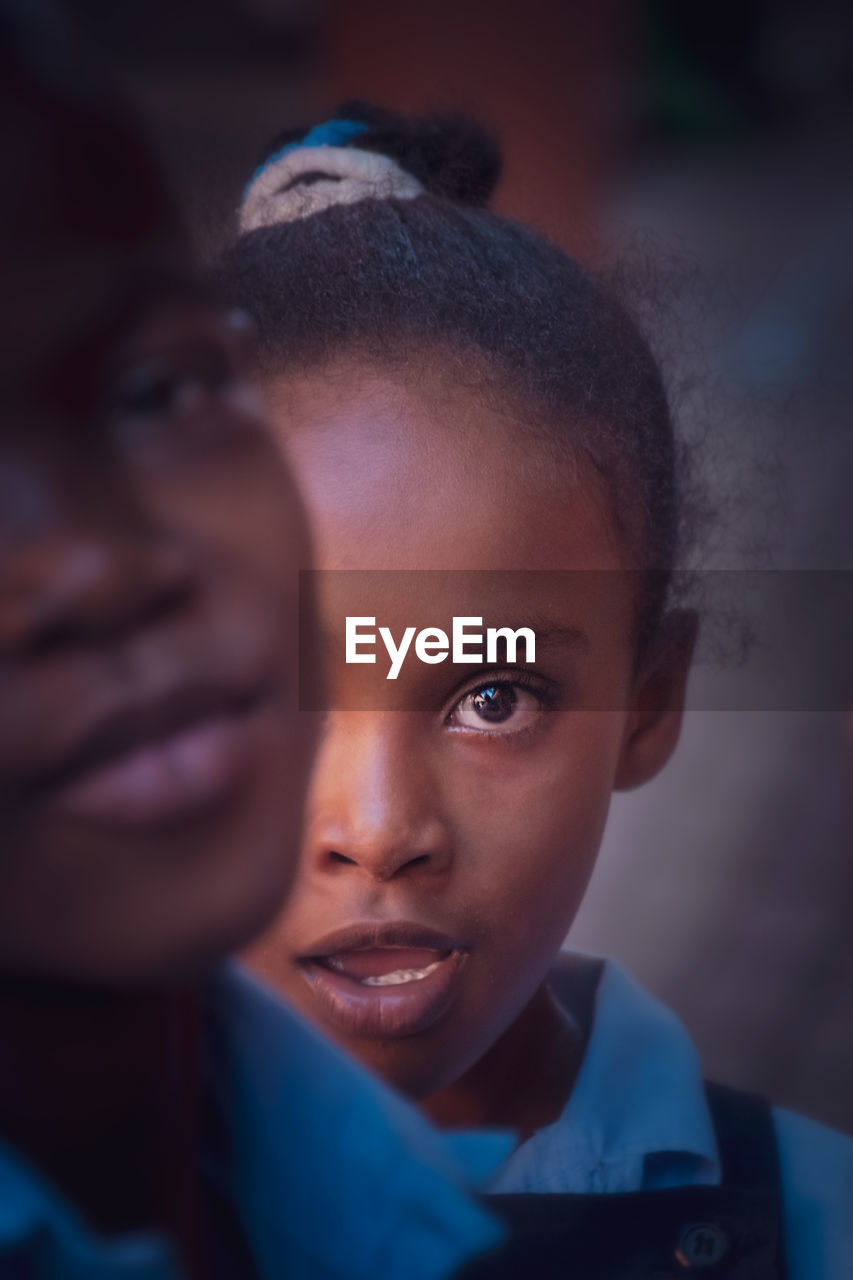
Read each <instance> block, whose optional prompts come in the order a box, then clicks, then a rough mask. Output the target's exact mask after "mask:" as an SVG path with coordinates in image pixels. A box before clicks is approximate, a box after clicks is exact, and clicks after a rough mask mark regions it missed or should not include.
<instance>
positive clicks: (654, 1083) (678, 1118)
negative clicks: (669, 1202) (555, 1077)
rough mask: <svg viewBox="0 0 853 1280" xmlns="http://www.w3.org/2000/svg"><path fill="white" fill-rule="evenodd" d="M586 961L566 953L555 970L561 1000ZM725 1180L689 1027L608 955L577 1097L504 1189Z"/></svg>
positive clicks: (532, 1145)
mask: <svg viewBox="0 0 853 1280" xmlns="http://www.w3.org/2000/svg"><path fill="white" fill-rule="evenodd" d="M584 962H585V960H584V958H583V957H578V956H575V955H568V954H564V955H563V956H561V958H560V961H559V962H558V964H557V965H556V966H555V968H554V970H553V972H552V975H551V987H552V990H553V991H554V994H555V996H556V997H557V999H558V1000H560V998H561V994H562V995H563V998H564V999H565V998H566V990H567V987H568V985H569V983H568V982H567V978H568V976H569V973H570V972H572V971H574V972H576V971H577V967H578V965H582V964H583V963H584ZM598 963H600V962H598ZM719 1181H720V1164H719V1158H718V1153H717V1144H716V1139H715V1136H714V1129H713V1124H712V1121H711V1117H710V1114H709V1112H708V1107H707V1103H706V1101H705V1092H704V1085H703V1080H702V1071H701V1066H700V1063H699V1058H698V1055H697V1053H696V1050H695V1048H694V1047H693V1045H692V1043H691V1041H690V1038H689V1036H688V1035H687V1032H686V1031H685V1029H684V1028H683V1027H682V1026H681V1024H680V1023H679V1021H678V1019H677V1018H676V1017H675V1016H674V1015H673V1014H672V1013H671V1012H670V1011H669V1010H668V1009H666V1008H665V1007H664V1006H663V1005H662V1004H660V1003H659V1002H658V1001H657V1000H655V999H654V997H653V996H650V995H649V994H648V993H647V992H646V991H644V990H643V988H642V987H640V986H639V985H638V984H637V983H636V982H635V981H634V980H633V979H632V978H630V977H629V976H628V975H627V974H626V973H625V972H624V970H622V969H621V968H620V967H619V966H618V965H617V964H615V963H614V962H612V961H609V960H608V961H606V962H604V963H603V968H602V972H601V978H600V981H599V984H598V989H597V992H596V997H595V1006H594V1016H593V1020H592V1027H591V1030H590V1034H589V1039H588V1042H587V1046H586V1050H585V1052H584V1056H583V1061H582V1063H581V1067H580V1070H579V1072H578V1076H577V1079H576V1081H575V1084H574V1088H573V1089H572V1092H571V1096H570V1097H569V1100H568V1102H567V1103H566V1106H565V1108H564V1110H563V1112H562V1114H561V1115H560V1117H559V1119H558V1120H557V1121H555V1123H554V1124H552V1125H549V1126H548V1127H547V1128H545V1129H541V1130H540V1131H539V1132H538V1133H536V1134H534V1135H533V1137H532V1138H531V1139H529V1141H528V1142H525V1143H523V1144H522V1146H521V1147H519V1149H518V1150H517V1151H516V1152H515V1153H514V1154H513V1156H512V1157H511V1159H510V1160H509V1162H508V1164H507V1166H506V1168H505V1170H504V1171H503V1172H502V1174H501V1175H499V1177H498V1179H497V1180H496V1182H495V1184H494V1189H495V1190H498V1191H510V1190H524V1191H534V1190H537V1191H564V1192H576V1193H584V1192H600V1191H638V1190H653V1189H661V1188H663V1187H665V1186H672V1185H689V1184H696V1183H718V1182H719Z"/></svg>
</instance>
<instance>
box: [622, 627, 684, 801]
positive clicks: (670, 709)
mask: <svg viewBox="0 0 853 1280" xmlns="http://www.w3.org/2000/svg"><path fill="white" fill-rule="evenodd" d="M698 632H699V619H698V616H697V614H696V612H695V610H693V609H674V610H672V612H671V613H668V614H667V615H666V617H665V618H664V620H663V622H662V624H661V628H660V634H659V636H658V639H657V641H656V642H655V644H654V646H653V649H652V651H651V652H650V653H649V654H648V656H647V658H646V660H645V662H644V663H643V666H642V668H641V669H640V671H639V673H638V675H637V679H636V684H635V688H634V694H633V697H632V700H631V710H630V713H629V715H628V718H627V721H626V725H625V737H624V739H623V742H622V753H621V755H620V758H619V765H618V767H617V770H616V779H615V783H614V786H615V789H616V790H617V791H630V790H631V788H632V787H639V786H642V784H643V783H644V782H648V781H649V779H650V778H653V777H654V776H655V774H657V773H659V772H660V770H661V769H662V768H663V766H664V765H665V764H666V762H667V760H668V759H669V757H670V756H671V755H672V753H673V751H674V750H675V747H676V744H677V742H678V738H679V735H680V733H681V720H682V716H683V714H684V698H685V693H686V690H687V676H688V673H689V671H690V663H691V661H692V658H693V650H694V648H695V646H696V636H697V634H698Z"/></svg>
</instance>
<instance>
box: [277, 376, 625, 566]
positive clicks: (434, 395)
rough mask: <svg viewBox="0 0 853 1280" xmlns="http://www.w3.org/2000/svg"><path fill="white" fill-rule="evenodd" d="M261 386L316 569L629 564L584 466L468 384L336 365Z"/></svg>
mask: <svg viewBox="0 0 853 1280" xmlns="http://www.w3.org/2000/svg"><path fill="white" fill-rule="evenodd" d="M268 390H269V396H270V407H271V410H272V417H273V421H274V424H275V426H276V429H277V431H278V433H279V436H280V439H281V440H282V442H283V444H284V446H285V449H286V452H287V454H288V457H289V458H290V459H291V462H292V465H293V467H294V469H295V472H296V476H297V481H298V483H299V484H300V486H301V488H302V491H303V493H304V495H305V498H306V501H307V504H308V507H309V512H310V514H311V517H312V521H313V524H314V532H315V538H316V549H317V553H318V563H319V564H320V565H322V567H323V568H326V569H366V568H370V569H397V570H419V569H446V570H463V571H469V570H489V571H494V570H498V571H501V570H503V571H506V570H532V569H538V570H576V569H590V570H610V569H621V568H625V567H627V560H626V557H625V555H624V552H623V549H622V547H621V545H620V540H619V538H618V535H617V533H616V531H615V529H614V527H613V522H612V519H611V517H610V515H609V510H608V501H607V496H606V493H605V491H604V488H603V485H601V483H600V482H599V481H598V478H597V477H596V475H595V473H594V472H593V471H592V469H591V467H589V466H587V465H586V464H585V463H583V462H580V461H577V460H575V459H573V458H571V457H569V456H568V455H567V454H566V453H565V451H562V450H558V449H557V448H555V447H554V446H553V444H550V443H546V442H543V440H542V439H541V437H539V436H537V435H536V434H535V432H534V431H532V430H528V429H526V426H525V424H524V423H520V422H519V421H518V419H517V417H513V416H510V415H509V414H508V413H507V414H504V413H502V412H501V411H500V408H499V407H498V406H495V405H493V404H489V403H487V402H486V401H485V400H484V398H483V396H482V395H481V394H478V393H477V392H475V391H471V390H470V389H466V388H463V387H460V386H459V385H453V384H452V383H449V382H442V381H439V380H437V379H432V380H431V379H429V378H425V377H420V376H419V377H418V378H417V380H413V379H407V378H405V377H403V376H401V375H400V374H398V373H390V372H380V371H376V370H370V371H367V370H365V369H363V368H361V369H359V368H358V367H355V366H353V365H344V364H341V365H339V366H330V367H326V368H321V369H318V370H312V371H311V372H304V373H299V374H294V375H287V376H279V377H276V378H274V379H272V380H271V382H270V384H269V388H268Z"/></svg>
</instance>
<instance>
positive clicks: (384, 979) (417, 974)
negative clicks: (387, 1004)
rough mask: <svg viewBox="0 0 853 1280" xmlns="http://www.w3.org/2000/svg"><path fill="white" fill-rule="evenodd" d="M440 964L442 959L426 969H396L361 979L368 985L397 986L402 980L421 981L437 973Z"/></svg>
mask: <svg viewBox="0 0 853 1280" xmlns="http://www.w3.org/2000/svg"><path fill="white" fill-rule="evenodd" d="M440 964H441V961H440V960H435V961H433V963H432V964H428V965H427V966H426V968H425V969H394V970H393V971H392V972H391V973H379V974H377V975H376V977H370V978H362V979H361V981H362V983H363V984H364V986H366V987H396V986H399V985H400V983H402V982H420V981H421V979H422V978H428V977H429V975H430V974H431V973H435V971H436V969H437V968H438V966H439V965H440Z"/></svg>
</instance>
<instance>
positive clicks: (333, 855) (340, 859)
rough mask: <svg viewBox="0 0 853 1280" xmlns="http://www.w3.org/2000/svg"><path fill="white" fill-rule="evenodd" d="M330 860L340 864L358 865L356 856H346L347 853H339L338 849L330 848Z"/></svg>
mask: <svg viewBox="0 0 853 1280" xmlns="http://www.w3.org/2000/svg"><path fill="white" fill-rule="evenodd" d="M329 861H330V862H336V863H339V864H347V865H349V866H351V867H354V866H356V861H355V858H348V857H346V855H345V854H343V853H338V851H337V849H330V850H329Z"/></svg>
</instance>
